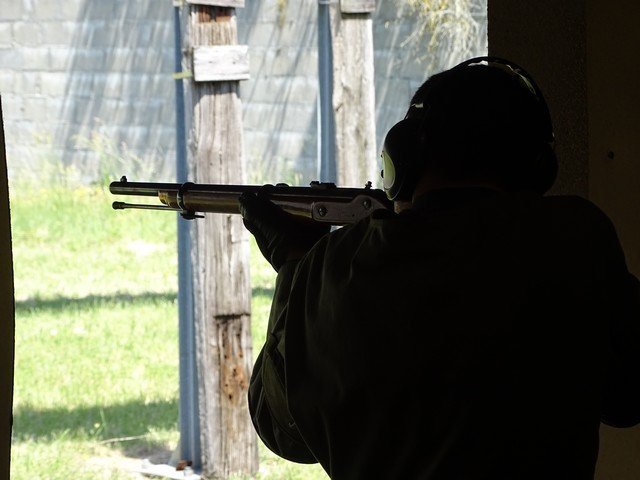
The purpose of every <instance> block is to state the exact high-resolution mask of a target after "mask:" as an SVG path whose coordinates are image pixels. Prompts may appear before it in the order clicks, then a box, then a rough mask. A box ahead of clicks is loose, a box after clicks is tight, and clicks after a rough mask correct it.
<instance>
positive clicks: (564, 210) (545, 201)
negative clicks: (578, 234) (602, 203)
mask: <svg viewBox="0 0 640 480" xmlns="http://www.w3.org/2000/svg"><path fill="white" fill-rule="evenodd" d="M542 205H543V207H544V209H545V210H548V211H549V212H551V213H552V215H553V216H555V217H556V218H557V219H559V220H560V221H563V220H566V221H567V223H568V224H570V225H574V226H575V225H578V224H582V225H583V226H585V227H586V228H588V229H589V230H590V231H592V232H594V231H599V232H600V233H603V234H607V235H610V234H614V233H615V230H616V229H615V226H614V225H613V222H612V220H611V218H609V216H608V215H607V214H606V213H605V212H604V210H602V209H601V208H600V207H599V206H598V205H596V204H595V203H594V202H592V201H591V200H588V199H586V198H584V197H581V196H578V195H548V196H544V197H542Z"/></svg>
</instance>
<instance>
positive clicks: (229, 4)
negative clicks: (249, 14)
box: [187, 0, 244, 8]
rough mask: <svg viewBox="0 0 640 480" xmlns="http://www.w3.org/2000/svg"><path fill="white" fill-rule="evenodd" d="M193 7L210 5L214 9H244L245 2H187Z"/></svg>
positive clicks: (238, 0)
mask: <svg viewBox="0 0 640 480" xmlns="http://www.w3.org/2000/svg"><path fill="white" fill-rule="evenodd" d="M187 3H189V4H191V5H210V6H212V7H233V8H244V0H187Z"/></svg>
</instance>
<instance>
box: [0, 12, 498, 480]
mask: <svg viewBox="0 0 640 480" xmlns="http://www.w3.org/2000/svg"><path fill="white" fill-rule="evenodd" d="M377 4H378V6H377V9H376V11H375V13H374V14H373V35H374V52H375V57H374V58H375V65H374V68H375V95H376V144H377V145H380V144H381V141H382V138H383V137H384V134H385V132H386V130H387V129H388V128H389V127H390V126H391V125H393V124H394V123H395V122H396V121H398V120H399V119H400V118H402V117H403V116H404V113H405V110H406V106H407V103H408V101H409V99H410V97H411V95H412V94H413V92H414V90H415V89H416V88H417V87H418V86H419V85H420V84H421V83H422V82H423V81H424V80H425V79H426V78H427V77H428V76H429V75H430V74H431V73H435V72H437V71H440V70H442V69H444V68H446V67H449V66H452V65H454V64H456V63H458V62H459V61H461V60H463V59H465V58H468V57H470V56H475V55H481V54H484V53H485V52H486V1H483V0H407V1H400V0H397V1H384V2H382V1H379V2H377ZM0 11H2V16H1V19H0V66H1V68H0V94H1V95H2V104H3V116H4V124H5V136H6V144H7V145H6V146H7V159H8V168H9V184H10V193H11V207H12V212H11V213H12V235H13V245H14V267H15V296H16V362H15V394H14V428H13V436H12V464H11V468H12V478H14V479H16V480H21V479H25V480H26V479H30V480H31V479H69V478H82V479H103V478H105V479H116V478H123V479H126V478H139V476H138V474H136V473H134V471H135V469H136V468H138V467H139V465H140V463H141V461H143V460H144V459H148V461H150V462H161V463H166V462H169V461H170V460H171V457H172V455H174V452H175V451H176V448H177V442H178V439H179V433H178V331H177V325H178V323H177V288H178V287H177V255H176V248H177V247H176V218H175V216H174V215H173V214H168V213H160V212H115V211H113V210H112V209H111V207H110V203H111V200H112V199H111V198H110V195H109V193H108V191H107V190H106V186H107V185H108V183H109V182H110V181H112V180H116V179H118V178H119V177H120V176H121V175H124V174H126V175H127V176H128V177H129V179H130V180H138V181H173V180H174V178H175V173H174V171H175V162H176V146H175V145H176V133H175V128H176V114H175V80H174V79H173V76H172V75H173V72H174V70H175V65H174V60H173V59H174V37H173V34H174V31H173V28H174V27H173V14H174V12H173V7H172V4H171V2H168V1H165V2H158V1H157V0H135V1H134V0H112V1H105V0H67V1H65V2H59V1H57V0H0ZM237 20H238V35H239V38H238V43H239V44H244V45H248V48H249V57H250V67H251V79H250V80H246V81H243V82H242V83H241V99H242V102H243V122H244V142H245V148H244V152H245V162H246V170H247V174H248V180H249V182H250V183H255V184H262V183H276V182H287V183H290V184H300V185H306V184H308V183H309V181H311V180H315V179H317V175H318V173H317V172H318V160H317V151H318V134H317V130H318V129H317V115H318V113H317V96H318V78H317V77H318V74H317V72H318V68H317V64H318V54H317V51H318V46H317V29H316V25H317V2H316V1H315V0H304V1H295V2H294V1H291V0H265V1H259V2H258V1H247V2H246V7H245V8H243V9H238V10H237ZM372 180H374V181H376V179H372ZM251 271H252V287H253V302H252V309H253V329H252V330H253V341H254V345H256V347H255V349H254V350H255V351H257V350H258V348H259V346H260V345H261V344H262V343H263V341H264V329H265V325H266V318H267V314H268V309H269V305H270V300H271V295H272V292H273V282H274V273H273V271H272V270H271V268H270V266H269V265H268V264H267V263H266V262H265V261H264V260H263V259H262V257H261V256H260V254H259V252H258V251H257V249H256V248H255V246H254V245H253V244H252V251H251ZM260 461H261V466H260V477H259V478H264V479H267V478H270V479H285V478H290V479H294V478H299V479H305V480H307V479H313V478H318V479H322V478H326V475H325V474H324V473H323V472H322V470H321V469H320V468H319V467H317V466H311V467H308V466H297V465H294V464H291V463H288V462H285V461H283V460H279V459H277V458H276V457H275V456H273V455H271V454H269V453H268V452H267V451H266V450H265V449H261V454H260Z"/></svg>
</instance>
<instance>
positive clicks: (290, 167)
mask: <svg viewBox="0 0 640 480" xmlns="http://www.w3.org/2000/svg"><path fill="white" fill-rule="evenodd" d="M451 2H452V4H455V5H458V4H460V5H462V4H469V1H468V0H451ZM410 3H411V4H415V3H416V2H415V1H411V2H410V1H409V0H392V1H384V2H382V1H379V2H377V10H376V11H375V13H374V14H373V29H374V49H375V72H376V80H375V82H376V121H377V139H376V141H377V144H378V145H381V144H382V140H383V138H384V134H385V132H386V131H387V130H388V128H389V127H390V126H391V125H393V123H395V122H396V121H398V120H399V119H401V118H402V117H403V116H404V113H405V110H406V107H407V103H408V101H409V99H410V97H411V95H412V94H413V91H415V89H416V88H417V87H418V86H419V85H420V84H421V83H422V82H423V81H424V80H425V79H426V78H427V76H428V75H429V74H430V73H433V72H435V71H437V70H440V69H442V68H445V67H447V66H449V65H451V64H453V63H455V62H456V61H460V60H462V59H463V58H465V57H466V56H469V55H471V54H481V53H483V52H484V51H486V31H484V32H483V31H475V32H473V33H472V36H473V35H474V40H473V41H472V42H471V47H469V48H467V50H466V51H464V52H463V51H462V50H461V49H460V48H459V47H455V46H452V44H451V41H450V39H446V38H445V39H443V40H439V39H438V41H436V42H432V43H433V46H432V48H428V47H425V46H426V45H428V44H429V43H430V41H431V37H430V35H431V33H430V32H423V33H422V34H416V32H420V31H421V27H422V25H423V24H424V21H425V20H424V19H423V18H421V17H420V16H419V15H416V14H415V10H413V9H412V8H411V7H410ZM471 4H472V5H474V6H475V7H474V8H475V10H474V12H473V16H474V20H475V21H476V22H477V24H479V25H481V26H483V25H484V27H483V28H485V29H486V0H474V1H473V2H471ZM0 11H1V12H2V15H0V94H1V95H2V99H3V110H4V111H3V114H4V118H5V130H6V137H7V156H8V163H9V175H10V178H11V179H12V180H13V179H16V178H19V177H23V176H38V175H40V176H42V175H43V172H44V173H47V172H53V173H56V172H58V170H59V168H60V167H61V166H69V165H72V166H73V168H74V169H75V170H76V171H78V172H80V177H81V179H82V180H83V181H93V180H96V179H99V178H100V177H101V176H104V175H105V174H110V175H113V174H118V175H119V174H120V173H123V174H124V173H126V174H128V175H129V176H130V177H131V178H136V179H140V180H142V179H145V180H147V179H148V180H172V179H173V170H174V163H175V112H174V102H175V96H174V83H173V82H174V80H173V79H172V77H171V74H172V73H173V69H174V67H173V56H174V50H173V6H172V2H169V1H168V0H166V1H158V0H135V1H134V0H108V1H105V0H66V1H65V2H57V1H56V0H0ZM237 20H238V41H239V43H240V44H247V45H249V56H250V66H251V79H250V80H247V81H243V82H241V88H240V93H241V96H242V102H243V112H244V128H245V137H244V140H245V157H246V161H247V172H248V173H249V181H251V182H252V183H262V182H277V181H286V182H289V183H296V184H307V183H308V182H309V181H311V180H314V179H317V178H318V175H317V164H316V158H317V127H316V125H317V96H318V80H317V28H316V24H317V1H316V0H296V1H293V0H261V1H248V2H246V6H245V8H243V9H238V10H237ZM467 36H468V34H467ZM454 47H455V48H454ZM118 157H123V158H124V159H123V160H120V159H119V158H118ZM133 163H135V165H133Z"/></svg>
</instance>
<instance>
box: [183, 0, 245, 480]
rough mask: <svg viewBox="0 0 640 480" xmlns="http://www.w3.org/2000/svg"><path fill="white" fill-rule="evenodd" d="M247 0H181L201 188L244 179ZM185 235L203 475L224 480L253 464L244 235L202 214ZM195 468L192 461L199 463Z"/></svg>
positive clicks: (190, 146)
mask: <svg viewBox="0 0 640 480" xmlns="http://www.w3.org/2000/svg"><path fill="white" fill-rule="evenodd" d="M242 6H244V0H187V3H186V4H184V5H183V7H182V34H183V38H182V51H183V71H190V72H192V73H193V78H192V79H191V81H188V82H186V85H185V87H186V88H185V104H186V132H187V163H188V170H189V177H190V178H191V180H192V181H194V182H198V183H236V184H237V183H244V182H245V174H244V168H243V164H242V151H243V136H242V112H241V102H240V98H239V96H238V87H239V80H243V79H246V78H248V77H249V65H248V56H247V48H246V47H244V46H239V45H237V29H236V16H235V7H242ZM191 231H192V235H191V252H192V263H193V295H194V317H195V329H194V330H195V351H196V363H197V367H196V370H197V383H198V388H197V391H198V415H199V430H200V452H201V463H202V473H203V475H204V476H207V477H213V478H227V477H228V476H229V475H230V474H232V473H242V474H245V475H253V474H254V473H255V472H256V471H257V468H258V450H257V440H256V435H255V432H254V430H253V427H252V425H251V420H250V417H249V412H248V408H247V401H246V397H247V388H248V384H249V376H250V370H251V367H252V362H253V355H252V345H251V328H250V319H251V289H250V283H249V265H248V248H249V244H248V235H247V233H246V232H245V229H244V227H243V225H242V220H241V218H240V217H239V216H238V215H233V216H232V215H208V216H207V217H206V218H204V219H201V220H198V221H197V222H194V224H193V228H192V230H191ZM196 463H198V462H197V459H196Z"/></svg>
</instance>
